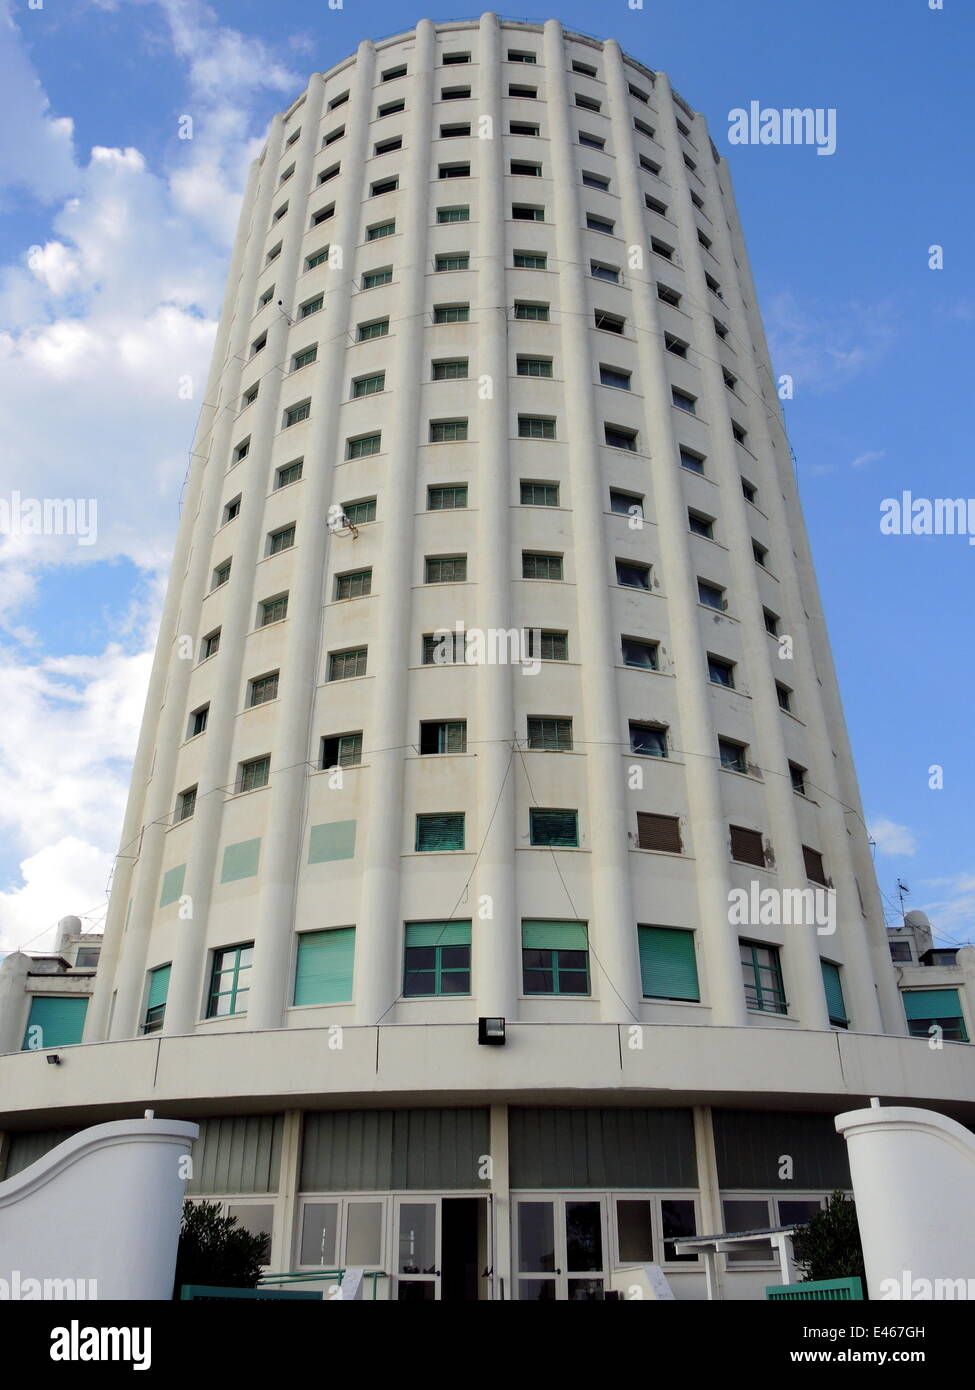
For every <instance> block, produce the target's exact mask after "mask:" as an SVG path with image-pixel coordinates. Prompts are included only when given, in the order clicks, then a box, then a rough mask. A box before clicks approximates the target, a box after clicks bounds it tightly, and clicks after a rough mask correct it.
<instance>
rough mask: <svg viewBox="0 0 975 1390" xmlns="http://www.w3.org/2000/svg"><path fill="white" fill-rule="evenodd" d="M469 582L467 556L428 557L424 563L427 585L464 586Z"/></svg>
mask: <svg viewBox="0 0 975 1390" xmlns="http://www.w3.org/2000/svg"><path fill="white" fill-rule="evenodd" d="M466 581H467V556H466V555H428V556H427V557H426V558H425V560H424V562H423V582H424V583H425V584H464V583H466Z"/></svg>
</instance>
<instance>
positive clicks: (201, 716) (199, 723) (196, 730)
mask: <svg viewBox="0 0 975 1390" xmlns="http://www.w3.org/2000/svg"><path fill="white" fill-rule="evenodd" d="M209 715H210V706H209V705H201V706H200V708H199V709H195V710H194V711H193V713H192V714H191V715H190V724H189V729H188V731H187V738H196V737H197V735H198V734H203V733H206V727H207V719H208V718H209Z"/></svg>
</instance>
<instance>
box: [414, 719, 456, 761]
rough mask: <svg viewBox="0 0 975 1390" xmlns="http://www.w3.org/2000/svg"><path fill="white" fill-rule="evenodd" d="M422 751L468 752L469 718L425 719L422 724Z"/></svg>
mask: <svg viewBox="0 0 975 1390" xmlns="http://www.w3.org/2000/svg"><path fill="white" fill-rule="evenodd" d="M420 752H421V753H422V754H427V753H435V754H441V753H466V752H467V720H466V719H436V720H424V721H422V722H421V724H420Z"/></svg>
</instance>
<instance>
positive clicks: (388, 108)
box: [376, 97, 406, 121]
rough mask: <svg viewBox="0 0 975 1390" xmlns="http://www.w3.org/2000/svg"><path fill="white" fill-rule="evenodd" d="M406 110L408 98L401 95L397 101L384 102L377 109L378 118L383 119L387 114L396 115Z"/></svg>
mask: <svg viewBox="0 0 975 1390" xmlns="http://www.w3.org/2000/svg"><path fill="white" fill-rule="evenodd" d="M405 110H406V100H405V98H403V97H399V98H398V99H397V100H396V101H387V102H384V103H383V105H382V106H380V107H378V108H377V109H376V120H377V121H381V120H383V119H384V118H385V117H386V116H395V115H396V114H397V112H399V111H405Z"/></svg>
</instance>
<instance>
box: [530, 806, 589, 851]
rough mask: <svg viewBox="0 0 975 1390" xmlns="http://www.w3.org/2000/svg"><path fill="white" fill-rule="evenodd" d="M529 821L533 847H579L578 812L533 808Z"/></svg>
mask: <svg viewBox="0 0 975 1390" xmlns="http://www.w3.org/2000/svg"><path fill="white" fill-rule="evenodd" d="M528 820H529V830H530V840H531V843H532V844H533V845H556V846H557V845H564V846H568V847H577V846H578V844H579V813H578V812H577V811H551V810H543V809H540V808H538V807H536V806H533V807H531V809H530V811H529V814H528Z"/></svg>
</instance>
